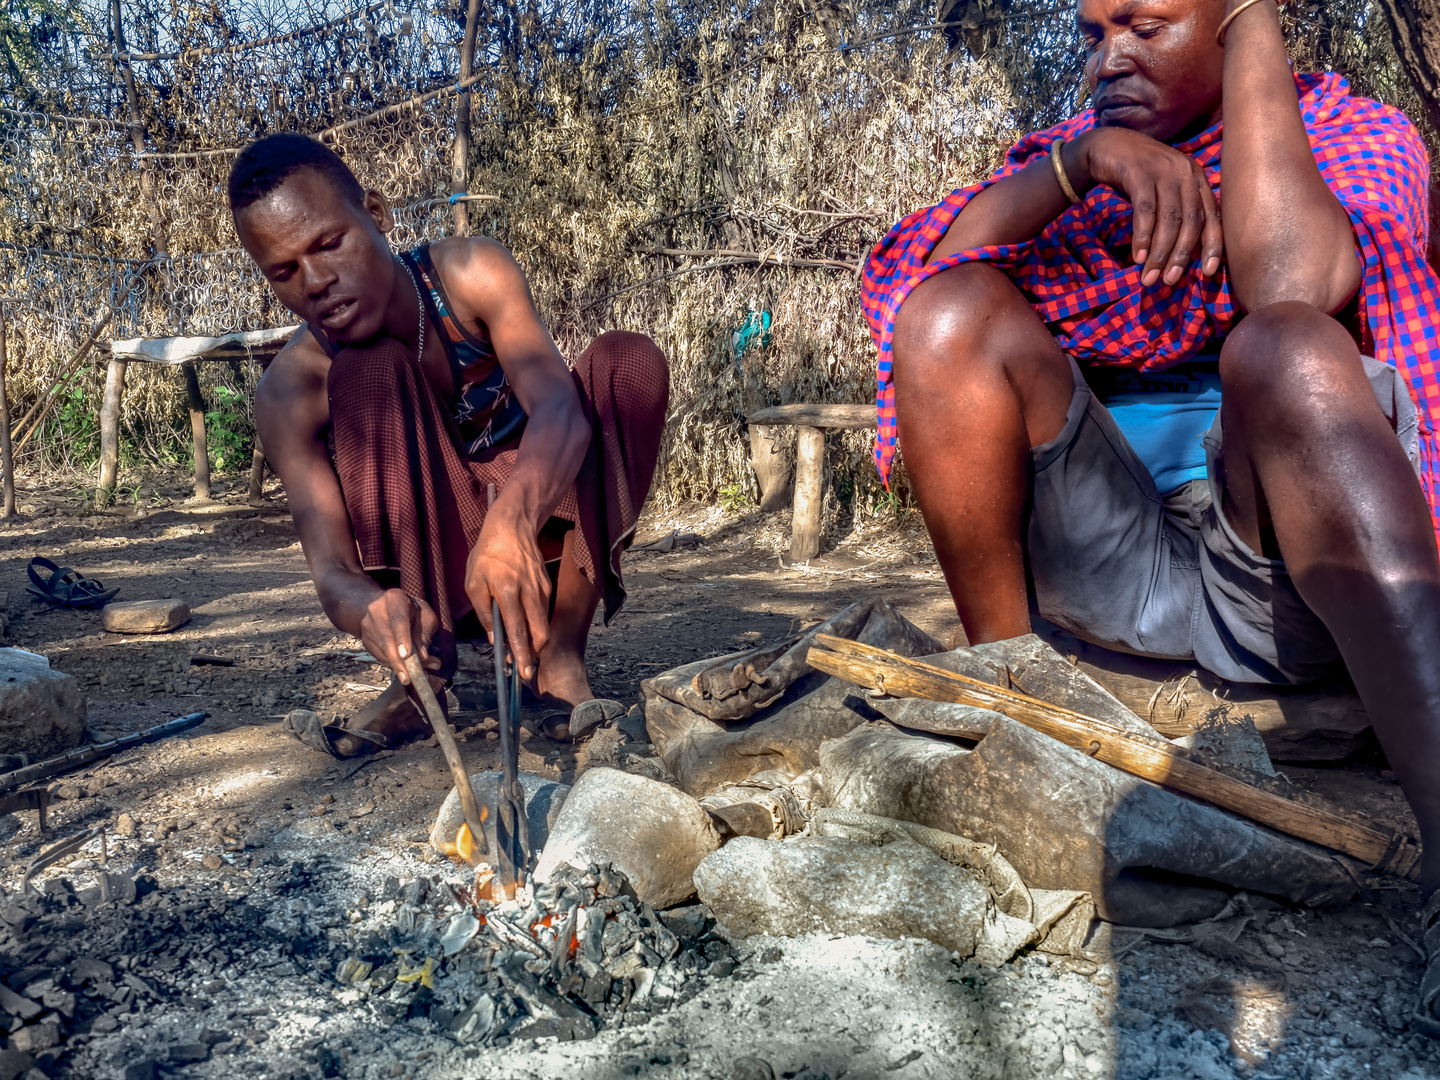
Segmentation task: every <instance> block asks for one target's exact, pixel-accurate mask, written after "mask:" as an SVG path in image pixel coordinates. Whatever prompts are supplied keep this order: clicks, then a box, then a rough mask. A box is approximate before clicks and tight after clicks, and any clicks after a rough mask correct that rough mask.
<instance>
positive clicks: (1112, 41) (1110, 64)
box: [1094, 34, 1135, 86]
mask: <svg viewBox="0 0 1440 1080" xmlns="http://www.w3.org/2000/svg"><path fill="white" fill-rule="evenodd" d="M1126 37H1128V35H1125V34H1106V35H1105V37H1104V38H1103V39H1102V40H1101V42H1100V44H1099V45H1098V46H1097V47H1096V49H1095V60H1094V63H1095V67H1094V72H1095V74H1094V78H1095V83H1096V85H1097V86H1099V84H1101V83H1104V82H1106V81H1108V80H1110V79H1118V78H1120V77H1121V76H1123V75H1128V74H1130V73H1131V72H1132V71H1134V70H1135V58H1134V57H1133V56H1131V55H1130V50H1129V49H1128V48H1127V47H1126V41H1125V39H1126Z"/></svg>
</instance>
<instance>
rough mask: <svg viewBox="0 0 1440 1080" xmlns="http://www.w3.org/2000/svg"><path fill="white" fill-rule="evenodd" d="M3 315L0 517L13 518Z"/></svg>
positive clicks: (0, 340)
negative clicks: (0, 489) (2, 476)
mask: <svg viewBox="0 0 1440 1080" xmlns="http://www.w3.org/2000/svg"><path fill="white" fill-rule="evenodd" d="M8 359H9V356H8V344H7V341H6V337H5V314H4V311H3V310H0V472H3V473H4V474H5V478H4V481H3V483H4V488H3V495H0V504H3V505H0V517H7V518H8V517H14V516H15V455H14V454H13V453H11V452H10V402H9V399H8V398H6V396H5V365H6V362H7V361H8Z"/></svg>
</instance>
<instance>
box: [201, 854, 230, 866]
mask: <svg viewBox="0 0 1440 1080" xmlns="http://www.w3.org/2000/svg"><path fill="white" fill-rule="evenodd" d="M200 865H201V866H203V867H205V869H206V870H219V869H220V868H221V867H222V866H224V865H225V860H224V859H222V858H220V856H219V855H216V854H215V853H214V852H213V851H212V852H210V854H208V855H206V856H205V857H204V858H203V859H201V860H200Z"/></svg>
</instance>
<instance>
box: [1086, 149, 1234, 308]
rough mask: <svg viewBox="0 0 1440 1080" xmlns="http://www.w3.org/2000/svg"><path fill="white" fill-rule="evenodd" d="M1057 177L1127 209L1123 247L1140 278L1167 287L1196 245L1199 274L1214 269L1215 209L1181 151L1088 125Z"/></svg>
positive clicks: (1220, 245) (1217, 252)
mask: <svg viewBox="0 0 1440 1080" xmlns="http://www.w3.org/2000/svg"><path fill="white" fill-rule="evenodd" d="M1061 156H1062V158H1063V159H1064V163H1065V172H1066V174H1067V175H1068V176H1069V178H1070V182H1071V184H1072V185H1073V186H1074V187H1075V188H1076V190H1077V191H1080V192H1082V193H1083V192H1085V191H1086V190H1088V189H1089V188H1091V187H1093V186H1094V185H1095V184H1106V185H1108V186H1109V187H1112V188H1114V189H1115V190H1116V191H1117V192H1120V193H1122V194H1123V195H1124V196H1125V197H1126V198H1127V199H1128V200H1129V201H1130V205H1131V206H1132V207H1133V209H1134V235H1133V239H1132V240H1131V245H1130V250H1131V253H1132V255H1133V257H1134V259H1135V262H1136V263H1137V264H1143V265H1144V270H1143V271H1142V272H1141V276H1140V280H1141V283H1142V284H1144V285H1147V286H1149V285H1154V284H1155V283H1156V282H1157V281H1159V280H1160V279H1161V277H1162V275H1163V277H1164V280H1165V283H1166V284H1168V285H1174V284H1175V283H1176V282H1178V281H1179V280H1180V279H1181V277H1183V276H1184V274H1185V271H1186V270H1187V269H1188V268H1189V266H1190V263H1191V260H1192V258H1193V256H1194V254H1195V249H1196V247H1197V246H1198V247H1199V249H1200V272H1201V273H1202V274H1204V275H1205V276H1206V277H1210V276H1212V275H1213V274H1214V273H1215V272H1216V271H1217V270H1219V269H1220V260H1221V258H1222V256H1223V254H1224V238H1223V236H1222V235H1221V230H1220V208H1219V207H1218V206H1217V205H1216V203H1215V193H1214V192H1213V191H1211V190H1210V183H1209V181H1207V180H1206V179H1205V170H1204V169H1202V168H1201V167H1200V165H1199V163H1198V162H1196V160H1195V159H1194V158H1192V157H1190V156H1189V155H1188V154H1182V153H1181V152H1180V151H1179V150H1176V149H1175V148H1174V147H1171V146H1166V145H1165V144H1164V143H1162V142H1158V141H1157V140H1155V139H1152V138H1151V137H1150V136H1148V135H1142V134H1140V132H1138V131H1131V130H1130V129H1129V128H1123V127H1100V128H1092V129H1091V130H1090V131H1087V132H1086V133H1085V134H1083V135H1081V136H1080V137H1079V138H1077V139H1075V140H1074V141H1072V142H1069V143H1067V144H1066V145H1065V147H1064V149H1063V150H1062V152H1061Z"/></svg>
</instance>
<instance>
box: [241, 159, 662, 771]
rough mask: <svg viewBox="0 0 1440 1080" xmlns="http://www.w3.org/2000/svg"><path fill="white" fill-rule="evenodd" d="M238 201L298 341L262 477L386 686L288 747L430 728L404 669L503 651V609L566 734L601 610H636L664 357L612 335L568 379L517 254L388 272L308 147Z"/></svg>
mask: <svg viewBox="0 0 1440 1080" xmlns="http://www.w3.org/2000/svg"><path fill="white" fill-rule="evenodd" d="M229 196H230V208H231V211H232V213H233V214H234V218H235V229H236V232H237V233H238V234H239V236H240V242H241V243H242V244H244V246H245V250H246V251H247V252H249V254H250V256H251V258H253V259H254V260H255V262H256V264H257V265H258V266H259V267H260V270H261V271H262V272H263V273H264V275H265V278H266V280H267V281H269V282H270V285H271V287H272V288H273V289H274V290H275V295H276V296H277V297H278V298H279V300H280V302H281V303H282V304H284V305H285V306H286V307H287V308H289V309H290V310H291V311H293V312H294V313H295V314H296V315H298V316H299V317H300V318H301V319H303V320H305V323H304V325H303V326H301V327H300V329H299V330H298V331H297V332H296V334H295V336H294V337H293V338H291V340H290V342H289V343H288V344H287V345H286V346H285V348H284V349H283V350H281V352H280V354H279V355H278V356H277V357H276V358H275V360H274V362H273V363H271V365H270V367H269V370H268V371H266V373H265V375H264V377H263V378H262V379H261V381H260V386H259V389H258V390H257V391H256V395H255V417H256V424H257V426H258V428H259V432H260V438H261V441H262V442H263V444H264V446H265V452H266V456H267V457H268V458H269V459H270V462H271V464H272V465H273V466H274V467H275V471H276V472H277V473H278V474H279V475H280V479H281V480H282V481H283V482H284V484H285V493H286V495H287V497H288V498H289V501H290V509H291V513H292V514H293V516H294V519H295V527H296V530H297V531H298V532H299V534H300V542H301V545H302V546H303V548H304V550H305V558H306V559H307V561H308V562H309V564H310V573H311V576H312V577H313V578H314V581H315V588H316V590H317V592H318V593H319V594H320V603H321V604H322V605H323V607H324V608H325V613H326V614H327V615H328V616H329V617H330V621H331V622H333V623H334V624H335V625H336V626H337V627H339V628H340V629H341V630H344V631H346V632H348V633H351V634H354V635H356V636H357V637H359V638H360V639H361V641H363V642H364V644H365V648H366V649H368V650H369V652H370V654H371V655H372V656H374V657H375V658H376V659H378V660H381V661H382V662H384V663H386V664H388V665H389V666H390V667H391V668H392V669H393V671H394V672H395V678H394V680H393V681H392V683H391V686H390V687H389V689H388V690H386V692H385V693H384V694H382V695H381V696H380V698H379V700H378V701H377V702H376V703H375V704H374V705H372V706H370V707H368V708H367V709H366V710H365V711H364V712H363V713H362V714H360V715H359V716H358V717H356V718H355V719H354V720H352V722H351V723H350V724H349V725H348V728H347V729H344V730H342V729H340V728H336V727H329V728H326V729H324V730H319V729H318V727H316V726H315V725H314V724H313V722H312V729H311V730H308V731H297V732H296V733H297V734H299V735H301V736H302V738H303V739H304V741H306V742H307V743H308V744H310V745H313V746H315V747H316V748H317V749H323V750H327V751H328V752H331V753H334V754H337V755H339V756H353V755H356V754H360V753H364V752H367V751H368V750H371V749H373V748H375V747H376V746H384V745H385V744H386V743H387V742H389V741H391V740H394V739H398V738H401V737H404V736H406V735H408V734H412V733H418V732H423V731H426V730H428V728H427V726H426V722H425V720H424V717H423V714H422V713H421V712H420V711H419V709H418V708H417V707H416V706H415V705H414V704H412V702H411V701H410V699H409V697H408V695H407V691H406V684H407V683H408V679H407V677H406V675H405V666H404V663H405V657H406V656H407V655H409V654H410V653H412V652H417V653H418V654H419V656H420V658H421V660H422V663H424V664H425V666H426V667H427V668H428V669H430V670H432V671H433V672H434V673H435V678H434V680H432V681H437V682H438V681H443V680H444V679H447V678H449V677H450V676H451V675H452V674H453V673H454V671H455V667H456V658H457V652H456V641H457V638H459V639H461V640H464V639H466V638H478V637H480V636H481V634H482V633H485V632H489V631H491V630H492V627H491V600H492V598H494V599H495V600H498V601H499V604H500V611H501V617H502V619H503V620H504V625H505V629H506V632H507V634H508V645H509V649H510V652H511V653H512V655H513V656H514V659H515V662H516V663H517V664H518V666H519V670H520V672H521V674H522V675H523V677H524V678H525V679H526V681H527V682H528V683H529V684H530V685H531V687H532V688H533V691H534V692H535V694H536V695H537V696H538V697H539V699H540V701H541V703H542V704H548V705H551V706H553V707H558V708H559V710H560V712H559V714H558V716H556V717H553V718H552V721H553V724H552V728H551V730H552V732H553V733H554V734H557V735H562V736H563V735H564V733H565V731H564V729H565V727H566V723H565V721H567V720H568V719H569V714H570V711H571V709H572V708H574V707H575V706H577V705H583V704H584V703H585V702H587V701H591V700H593V698H594V695H593V694H592V693H591V691H590V685H589V682H588V681H587V678H586V672H585V645H586V640H587V638H588V636H589V632H590V621H591V618H592V617H593V616H594V614H595V609H596V607H597V605H598V604H599V602H600V600H601V598H602V596H603V598H604V600H605V617H606V620H607V621H608V620H609V619H610V618H611V617H612V616H613V615H614V614H615V612H616V611H617V610H618V609H619V607H620V604H621V603H622V602H623V600H624V598H625V590H624V587H623V585H622V583H621V579H620V556H621V553H622V552H623V551H624V549H625V548H626V547H627V546H628V545H629V543H630V541H631V539H632V537H633V535H634V529H635V521H636V518H637V516H638V515H639V512H640V506H641V504H642V503H643V502H644V501H645V496H646V494H647V493H648V492H649V490H650V481H651V477H652V475H653V473H654V470H655V462H656V458H657V455H658V454H659V449H660V436H661V432H662V430H663V427H664V421H665V407H666V403H667V400H668V396H669V368H668V367H667V365H666V362H665V358H664V356H663V355H662V354H661V352H660V350H659V349H658V348H656V346H655V345H654V343H652V342H651V341H650V339H649V338H646V337H643V336H641V335H639V334H630V333H623V332H619V331H611V332H609V333H605V334H602V335H601V336H600V337H598V338H597V339H595V341H594V342H593V343H591V345H590V347H589V348H588V349H587V350H586V351H585V352H584V353H583V354H582V355H581V356H580V358H579V360H577V361H576V364H575V368H574V370H573V371H572V370H571V369H570V368H568V367H567V366H566V364H565V361H564V360H563V359H561V357H560V353H559V352H558V351H557V350H556V348H555V344H554V342H553V341H551V339H550V335H549V333H547V332H546V329H545V327H544V325H543V324H542V323H541V321H540V317H539V315H537V314H536V311H535V305H534V303H533V301H532V300H531V297H530V290H529V287H528V285H527V284H526V282H525V276H524V274H523V273H521V271H520V268H519V267H518V266H517V265H516V264H515V260H514V259H513V258H511V256H510V253H509V252H508V251H506V250H505V249H504V248H503V247H501V246H500V245H499V244H497V243H496V242H495V241H493V240H489V239H485V238H474V239H468V238H459V237H455V238H450V239H446V240H441V241H439V242H437V243H434V244H429V245H424V246H421V247H418V248H416V249H414V250H413V251H409V252H405V253H404V254H399V255H397V254H395V253H394V252H392V251H391V250H390V245H389V243H388V242H387V240H386V237H385V234H386V233H388V232H389V231H390V230H391V228H393V226H394V219H393V218H392V216H391V212H390V207H389V206H388V205H387V204H386V201H385V198H384V196H382V195H381V194H380V193H379V192H377V191H373V190H372V191H366V190H363V189H362V188H361V187H360V185H359V183H358V182H356V179H355V177H354V175H353V174H352V173H351V172H350V170H349V169H348V168H347V167H346V166H345V164H344V162H342V161H341V160H340V158H339V157H337V156H336V155H335V154H334V153H333V152H332V151H331V150H329V149H328V148H327V147H325V146H323V145H321V144H320V143H318V142H316V141H315V140H313V139H310V138H306V137H304V136H300V135H273V136H270V137H268V138H265V139H261V140H260V141H259V142H256V143H254V144H252V145H251V146H249V147H248V148H246V149H245V150H244V151H243V152H242V153H241V154H240V156H239V157H238V158H237V159H236V162H235V166H234V168H233V170H232V171H231V174H230V183H229ZM490 488H493V489H495V490H497V491H498V496H497V497H496V498H495V500H494V504H493V506H492V505H489V499H488V494H487V492H488V489H490ZM552 594H553V595H552ZM482 628H483V629H482ZM492 640H493V637H492ZM610 704H613V703H610ZM591 711H593V708H592V710H591Z"/></svg>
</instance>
